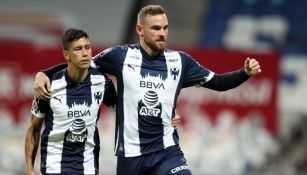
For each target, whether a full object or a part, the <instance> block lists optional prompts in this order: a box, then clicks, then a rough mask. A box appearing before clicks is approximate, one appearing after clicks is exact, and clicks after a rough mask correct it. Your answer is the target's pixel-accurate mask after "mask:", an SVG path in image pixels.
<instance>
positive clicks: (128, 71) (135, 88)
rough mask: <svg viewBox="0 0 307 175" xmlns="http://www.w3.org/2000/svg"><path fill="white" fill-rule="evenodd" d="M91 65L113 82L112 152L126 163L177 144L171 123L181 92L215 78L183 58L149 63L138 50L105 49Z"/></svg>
mask: <svg viewBox="0 0 307 175" xmlns="http://www.w3.org/2000/svg"><path fill="white" fill-rule="evenodd" d="M92 63H93V64H92V66H95V67H96V66H97V67H99V68H100V69H102V71H103V72H106V73H109V74H112V75H114V76H116V78H117V94H118V98H117V105H118V106H117V107H118V109H117V110H118V111H117V118H116V133H115V134H116V139H115V151H116V155H117V156H125V157H132V156H139V155H144V154H147V153H152V152H155V151H159V150H162V149H165V148H166V147H169V146H172V145H176V144H178V135H177V133H176V130H174V128H173V127H172V126H171V119H172V116H174V112H175V108H176V101H177V98H178V96H179V93H180V90H181V89H182V88H184V87H189V86H193V85H202V84H204V83H206V82H207V81H209V80H210V79H211V78H212V77H213V76H214V73H213V72H212V71H209V70H208V69H206V68H204V67H202V66H201V65H200V64H198V63H197V62H196V61H195V60H194V59H193V58H192V57H191V56H189V55H188V54H186V53H184V52H178V51H172V50H165V51H163V52H161V53H160V55H158V56H157V57H155V58H149V57H148V55H147V54H146V52H145V51H144V50H143V49H142V48H141V46H140V44H136V45H124V46H117V47H112V48H109V49H107V50H105V51H103V52H101V53H99V54H98V55H96V56H95V57H94V61H93V62H92Z"/></svg>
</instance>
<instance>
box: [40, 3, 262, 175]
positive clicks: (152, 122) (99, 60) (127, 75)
mask: <svg viewBox="0 0 307 175" xmlns="http://www.w3.org/2000/svg"><path fill="white" fill-rule="evenodd" d="M136 32H137V33H138V35H139V39H140V41H139V43H137V44H130V45H122V46H115V47H111V48H109V49H106V50H104V51H102V52H101V53H99V54H98V55H96V56H95V57H94V59H93V62H92V64H93V66H95V67H98V68H99V69H102V70H103V71H104V72H106V73H109V74H112V75H114V76H115V77H116V78H117V92H118V96H117V111H116V115H117V118H116V143H115V150H116V155H117V174H118V175H132V174H133V175H147V174H150V175H165V174H177V175H178V174H181V175H182V174H185V175H189V174H191V171H190V169H189V167H188V165H187V162H186V159H185V157H184V154H183V152H182V151H181V149H180V146H179V137H178V134H177V131H176V130H175V129H174V128H173V127H171V119H172V116H173V115H174V111H175V109H176V101H177V98H178V96H179V93H180V90H181V89H182V88H185V87H190V86H197V87H200V86H202V87H205V88H209V89H213V90H217V91H225V90H228V89H232V88H235V87H237V86H239V85H240V84H242V83H243V82H245V81H246V80H248V78H249V77H250V76H254V75H257V74H259V73H260V72H261V69H260V65H259V63H258V61H257V60H255V59H250V58H247V59H246V60H245V61H244V66H243V67H242V68H240V69H239V70H236V71H232V72H228V73H224V74H215V73H214V72H212V71H210V70H208V69H206V68H204V67H203V66H201V65H200V64H198V63H197V62H196V61H195V60H194V59H193V58H192V57H191V56H189V55H188V54H187V53H184V52H180V51H174V50H169V49H167V36H168V20H167V16H166V14H165V11H164V9H163V8H162V7H161V6H159V5H148V6H145V7H143V8H142V9H141V10H140V11H139V13H138V20H137V24H136ZM62 67H65V65H59V66H56V67H54V68H51V69H49V70H47V71H45V73H47V74H53V72H54V71H56V70H58V69H61V68H62ZM45 86H47V90H46V89H45ZM48 89H49V81H48V78H47V76H46V75H45V74H43V73H41V72H39V73H38V74H37V75H36V80H35V84H34V90H35V91H36V95H37V96H39V97H40V98H48V97H49V96H50V94H49V92H48Z"/></svg>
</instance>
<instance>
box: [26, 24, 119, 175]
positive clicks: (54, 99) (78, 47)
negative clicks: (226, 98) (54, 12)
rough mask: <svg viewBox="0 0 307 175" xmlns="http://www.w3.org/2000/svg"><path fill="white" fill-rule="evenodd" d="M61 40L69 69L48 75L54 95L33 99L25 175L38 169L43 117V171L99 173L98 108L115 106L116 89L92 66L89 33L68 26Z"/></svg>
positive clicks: (27, 138)
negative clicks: (36, 166)
mask: <svg viewBox="0 0 307 175" xmlns="http://www.w3.org/2000/svg"><path fill="white" fill-rule="evenodd" d="M62 45H63V55H64V57H65V59H66V60H67V63H68V67H67V69H63V70H61V71H58V72H56V73H55V74H54V75H52V77H50V79H51V91H52V96H51V99H50V100H48V101H45V100H40V99H38V98H34V100H33V104H32V109H31V113H32V119H31V124H30V126H29V128H28V130H27V134H26V141H25V157H26V174H27V175H33V174H34V172H33V168H34V167H33V166H34V161H35V157H36V153H37V149H38V144H39V141H40V131H41V128H42V125H43V122H45V129H44V132H43V133H42V135H41V172H42V174H53V175H55V174H92V175H93V174H98V170H99V164H98V158H99V150H100V147H99V144H100V143H99V135H98V130H97V121H98V118H99V108H100V105H101V104H102V103H104V104H105V105H107V106H111V107H113V106H115V102H116V91H115V88H114V85H113V83H112V81H111V80H110V79H109V78H108V77H107V76H106V75H104V74H102V73H100V72H98V71H97V70H96V69H95V68H91V67H90V63H91V59H92V49H91V45H90V39H89V36H88V34H87V33H86V32H84V31H83V30H79V29H69V30H67V31H66V32H65V34H64V35H63V37H62Z"/></svg>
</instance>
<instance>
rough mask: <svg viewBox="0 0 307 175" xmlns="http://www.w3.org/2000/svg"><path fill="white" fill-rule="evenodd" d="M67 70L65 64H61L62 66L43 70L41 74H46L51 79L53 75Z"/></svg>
mask: <svg viewBox="0 0 307 175" xmlns="http://www.w3.org/2000/svg"><path fill="white" fill-rule="evenodd" d="M65 68H67V63H63V64H58V65H55V66H52V67H49V68H47V69H45V70H42V71H41V72H43V73H44V74H46V75H47V76H48V77H51V76H52V75H53V74H54V73H56V72H58V71H60V70H62V69H65Z"/></svg>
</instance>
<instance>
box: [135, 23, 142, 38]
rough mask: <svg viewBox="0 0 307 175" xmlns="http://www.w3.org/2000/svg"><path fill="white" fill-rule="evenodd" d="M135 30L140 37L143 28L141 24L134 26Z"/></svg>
mask: <svg viewBox="0 0 307 175" xmlns="http://www.w3.org/2000/svg"><path fill="white" fill-rule="evenodd" d="M135 30H136V33H137V34H138V35H139V36H140V37H143V28H142V26H141V24H137V25H136V26H135Z"/></svg>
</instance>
